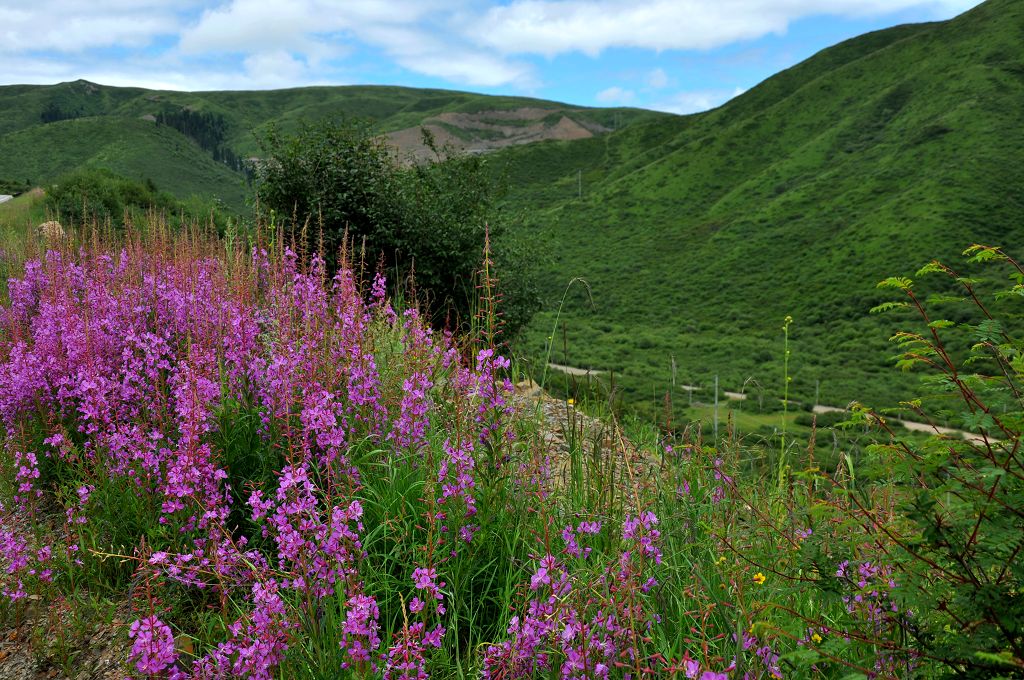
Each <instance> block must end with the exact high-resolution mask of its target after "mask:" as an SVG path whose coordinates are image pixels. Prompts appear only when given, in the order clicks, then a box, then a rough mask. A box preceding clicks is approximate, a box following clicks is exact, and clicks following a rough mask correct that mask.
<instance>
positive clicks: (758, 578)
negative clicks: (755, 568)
mask: <svg viewBox="0 0 1024 680" xmlns="http://www.w3.org/2000/svg"><path fill="white" fill-rule="evenodd" d="M767 580H768V577H766V576H765V575H764V574H762V573H761V572H757V573H756V574H754V583H756V584H757V585H759V586H760V585H764V582H765V581H767Z"/></svg>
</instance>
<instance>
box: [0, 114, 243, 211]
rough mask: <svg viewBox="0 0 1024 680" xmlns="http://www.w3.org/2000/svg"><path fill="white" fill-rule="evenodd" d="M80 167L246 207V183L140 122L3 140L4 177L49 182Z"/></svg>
mask: <svg viewBox="0 0 1024 680" xmlns="http://www.w3.org/2000/svg"><path fill="white" fill-rule="evenodd" d="M81 167H105V168H108V169H110V170H113V171H114V172H117V173H119V174H122V175H125V176H128V177H134V178H149V179H152V180H153V181H154V182H155V183H156V184H157V186H159V187H160V188H161V189H164V190H166V191H170V192H171V193H173V194H175V195H177V196H179V197H181V198H187V197H189V196H192V195H205V196H216V197H218V198H220V199H222V200H223V201H224V202H225V203H227V204H228V205H233V206H241V205H242V204H243V203H244V191H245V187H244V179H243V178H242V177H241V176H240V175H239V174H238V173H236V172H233V171H232V170H230V169H228V168H227V167H225V166H224V165H223V164H221V163H217V162H215V161H214V160H213V158H211V157H210V155H209V154H207V153H206V152H204V151H203V150H202V149H200V148H199V147H198V146H197V145H196V144H195V143H194V142H192V141H191V140H189V139H188V138H187V137H185V136H184V135H182V134H180V133H179V132H177V131H176V130H174V129H172V128H170V127H167V126H157V125H155V124H154V123H152V122H149V121H145V120H140V119H138V118H117V117H114V116H96V117H89V118H76V119H74V120H62V121H59V122H54V123H50V124H48V125H42V126H40V125H35V126H32V127H28V128H25V129H22V130H19V131H17V132H14V133H10V134H7V135H4V136H3V137H2V138H0V177H13V178H18V179H21V178H25V179H31V180H32V181H33V182H35V183H37V184H39V183H45V182H46V181H47V180H51V179H54V178H56V177H58V176H60V175H61V174H63V173H65V172H69V171H71V170H74V169H76V168H81Z"/></svg>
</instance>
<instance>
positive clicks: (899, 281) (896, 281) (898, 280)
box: [877, 276, 914, 290]
mask: <svg viewBox="0 0 1024 680" xmlns="http://www.w3.org/2000/svg"><path fill="white" fill-rule="evenodd" d="M913 283H914V282H913V281H911V280H910V279H908V278H907V277H905V276H890V277H889V278H887V279H883V280H882V281H879V282H878V286H877V287H878V288H898V289H899V290H910V287H911V286H912V285H913Z"/></svg>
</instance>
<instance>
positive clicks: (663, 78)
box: [647, 68, 668, 90]
mask: <svg viewBox="0 0 1024 680" xmlns="http://www.w3.org/2000/svg"><path fill="white" fill-rule="evenodd" d="M647 85H648V86H649V87H653V88H654V89H655V90H660V89H661V88H663V87H665V86H667V85H668V74H667V73H665V70H664V69H660V68H656V69H654V70H653V71H651V72H650V73H648V74H647Z"/></svg>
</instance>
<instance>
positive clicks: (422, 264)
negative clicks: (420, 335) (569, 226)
mask: <svg viewBox="0 0 1024 680" xmlns="http://www.w3.org/2000/svg"><path fill="white" fill-rule="evenodd" d="M261 141H262V148H263V154H264V157H265V159H264V160H263V161H262V163H261V165H260V167H259V168H258V180H257V192H258V195H259V198H260V202H261V204H262V205H263V206H265V207H267V208H270V209H272V210H274V211H276V212H277V213H278V214H280V215H283V216H291V217H293V218H294V219H295V221H296V224H297V226H301V225H304V224H308V225H309V228H308V229H307V230H306V234H307V238H308V239H309V243H307V246H309V247H310V248H312V249H316V250H321V249H322V252H323V255H324V257H325V259H326V260H327V262H328V264H331V265H333V264H334V263H335V256H336V253H337V252H338V250H339V248H340V246H341V245H342V241H343V239H344V238H345V234H346V233H347V234H348V235H349V237H350V238H352V239H354V240H355V241H356V243H357V244H361V243H363V242H365V244H366V247H367V252H368V253H371V254H372V255H374V256H377V255H379V256H380V257H381V258H382V260H383V264H384V266H385V267H386V268H387V270H388V271H390V272H397V273H398V274H399V276H398V277H397V279H398V280H404V279H405V278H406V277H407V276H408V275H409V274H410V273H412V274H414V278H415V282H416V286H417V289H418V290H419V292H421V293H423V294H425V296H426V297H427V299H428V302H429V303H430V308H431V310H432V314H433V318H434V320H435V322H437V323H440V322H442V321H444V320H446V319H451V316H452V313H454V316H455V317H457V318H458V319H459V320H462V321H465V320H467V319H468V318H469V316H470V313H471V310H472V308H473V304H474V300H475V297H476V286H475V281H476V271H477V269H478V268H479V267H480V263H481V259H482V257H483V251H484V241H485V237H486V235H487V233H488V229H489V230H490V236H491V242H492V244H493V249H494V262H495V264H496V270H497V279H498V282H499V284H498V285H499V288H498V294H499V295H500V297H501V298H502V307H501V309H502V310H503V311H502V313H503V315H504V319H505V324H506V333H509V334H514V333H515V331H516V330H517V329H518V328H520V327H521V326H522V324H523V323H525V322H526V321H527V320H528V319H529V317H530V315H532V313H533V311H534V310H535V309H536V304H537V301H538V299H539V298H538V295H537V291H536V288H535V287H534V286H533V284H532V278H531V276H530V274H529V272H528V271H526V270H527V269H528V268H527V267H524V266H523V265H522V264H521V260H519V259H518V258H515V259H514V260H513V258H512V257H511V255H512V253H514V252H516V251H517V250H519V249H521V245H519V244H515V243H513V242H512V241H511V239H510V238H509V237H508V235H507V233H506V229H505V228H504V225H503V224H502V221H501V217H502V216H501V215H500V214H499V211H498V206H497V201H498V199H499V197H500V194H501V184H502V183H501V182H500V181H499V180H496V179H495V178H494V176H493V174H492V173H490V172H489V169H488V168H487V165H486V160H485V159H484V158H483V157H481V156H477V155H469V154H460V153H456V152H454V151H453V150H452V149H450V148H444V149H439V148H438V147H437V145H436V144H435V143H434V140H433V138H432V137H431V136H430V135H429V133H426V132H424V141H425V142H426V143H427V146H428V147H429V148H431V149H432V150H433V151H434V158H433V159H432V160H429V161H423V162H409V163H404V164H403V163H402V162H401V159H399V158H398V157H397V156H396V154H395V151H394V149H392V148H391V147H389V146H388V145H387V144H386V143H385V141H384V140H383V139H382V138H381V137H380V136H378V135H377V134H376V132H375V131H374V129H373V128H372V127H371V126H370V125H369V124H368V123H365V122H358V121H347V122H331V121H323V122H320V123H316V124H304V125H303V126H302V127H301V128H300V129H299V131H298V132H297V133H296V134H294V135H290V136H289V135H284V134H282V133H281V132H280V131H279V130H277V129H276V128H271V129H270V131H269V132H268V133H267V134H266V136H265V137H264V138H263V139H262V140H261ZM321 239H322V241H321Z"/></svg>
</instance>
